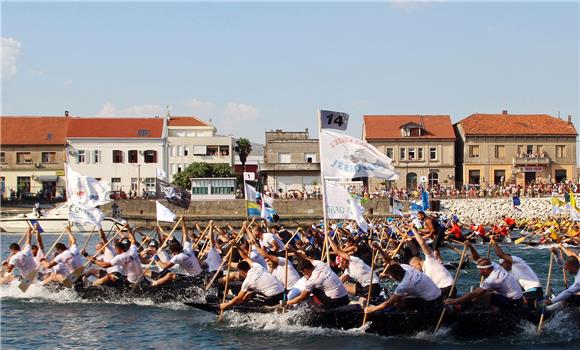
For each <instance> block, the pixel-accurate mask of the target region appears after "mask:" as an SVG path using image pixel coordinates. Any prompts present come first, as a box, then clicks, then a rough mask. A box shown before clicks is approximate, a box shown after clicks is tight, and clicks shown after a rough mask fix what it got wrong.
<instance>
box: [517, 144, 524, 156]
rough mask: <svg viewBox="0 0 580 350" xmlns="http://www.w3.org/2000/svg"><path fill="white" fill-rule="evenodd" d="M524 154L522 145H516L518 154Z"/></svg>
mask: <svg viewBox="0 0 580 350" xmlns="http://www.w3.org/2000/svg"><path fill="white" fill-rule="evenodd" d="M523 154H524V145H518V156H521V155H523Z"/></svg>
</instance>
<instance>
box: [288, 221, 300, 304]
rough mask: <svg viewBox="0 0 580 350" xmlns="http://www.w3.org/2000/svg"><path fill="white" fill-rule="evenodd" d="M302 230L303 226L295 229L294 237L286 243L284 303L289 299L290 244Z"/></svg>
mask: <svg viewBox="0 0 580 350" xmlns="http://www.w3.org/2000/svg"><path fill="white" fill-rule="evenodd" d="M301 230H302V228H300V227H298V228H297V229H296V231H294V234H293V235H292V237H290V239H289V240H288V242H286V244H284V259H285V260H286V262H285V263H284V276H285V277H284V303H286V302H287V301H288V265H289V264H290V261H288V245H289V244H290V243H291V242H292V240H293V239H294V237H295V236H296V235H297V234H298V232H300V231H301Z"/></svg>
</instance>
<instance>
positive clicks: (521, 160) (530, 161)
mask: <svg viewBox="0 0 580 350" xmlns="http://www.w3.org/2000/svg"><path fill="white" fill-rule="evenodd" d="M512 163H513V165H549V164H550V157H547V156H544V157H540V156H536V157H534V156H515V157H513V158H512Z"/></svg>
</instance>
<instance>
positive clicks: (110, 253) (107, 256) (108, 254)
mask: <svg viewBox="0 0 580 350" xmlns="http://www.w3.org/2000/svg"><path fill="white" fill-rule="evenodd" d="M116 255H117V253H115V251H114V250H113V248H112V247H111V244H108V245H107V246H106V247H105V249H103V254H102V255H101V257H102V260H103V261H104V262H110V261H111V259H113V258H114V257H115V256H116ZM115 272H119V273H121V274H122V273H123V267H121V266H118V265H114V266H111V267H109V268H107V273H115Z"/></svg>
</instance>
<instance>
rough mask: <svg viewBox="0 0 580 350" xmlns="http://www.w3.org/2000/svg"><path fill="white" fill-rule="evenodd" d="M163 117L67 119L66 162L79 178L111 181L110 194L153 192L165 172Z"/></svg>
mask: <svg viewBox="0 0 580 350" xmlns="http://www.w3.org/2000/svg"><path fill="white" fill-rule="evenodd" d="M165 136H166V135H165V132H164V119H163V118H70V119H69V125H68V132H67V139H68V157H69V160H68V163H69V165H70V166H71V167H72V168H73V170H76V171H78V172H79V173H81V174H82V175H89V176H92V177H95V178H97V179H101V180H105V181H109V182H111V187H112V190H113V191H120V190H123V191H124V192H125V193H127V192H129V190H133V191H138V193H139V194H141V193H142V191H143V189H145V190H147V191H148V192H150V193H151V192H155V171H156V169H157V168H160V169H165V168H166V167H165V164H166V162H165V160H166V158H165V151H164V147H165Z"/></svg>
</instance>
